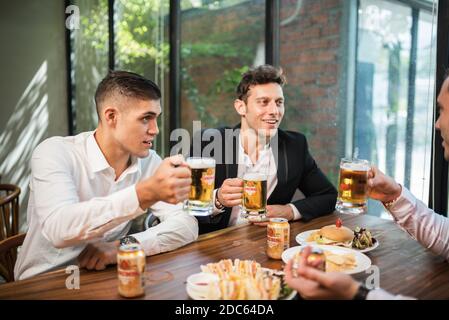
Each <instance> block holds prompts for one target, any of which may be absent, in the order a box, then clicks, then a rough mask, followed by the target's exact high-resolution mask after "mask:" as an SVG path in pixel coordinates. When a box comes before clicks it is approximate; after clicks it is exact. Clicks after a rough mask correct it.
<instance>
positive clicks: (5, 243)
mask: <svg viewBox="0 0 449 320" xmlns="http://www.w3.org/2000/svg"><path fill="white" fill-rule="evenodd" d="M25 235H26V233H20V234H16V235H14V236H12V237H9V238H6V239H4V240H1V241H0V276H1V277H3V279H5V280H6V282H12V281H14V265H15V264H16V259H17V248H18V247H20V246H21V245H22V244H23V240H25Z"/></svg>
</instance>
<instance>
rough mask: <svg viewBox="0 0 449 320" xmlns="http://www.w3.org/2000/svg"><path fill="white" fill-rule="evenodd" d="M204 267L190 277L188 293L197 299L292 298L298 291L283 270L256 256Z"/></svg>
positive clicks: (209, 264)
mask: <svg viewBox="0 0 449 320" xmlns="http://www.w3.org/2000/svg"><path fill="white" fill-rule="evenodd" d="M201 271H202V272H199V273H195V274H192V275H190V276H189V277H188V278H187V285H186V290H187V294H188V295H189V297H191V298H192V299H194V300H291V299H293V298H294V297H295V295H296V291H294V290H293V289H291V288H289V287H288V286H287V284H286V283H285V282H284V273H283V272H282V271H278V270H273V269H268V268H263V267H261V265H260V264H259V263H257V262H256V261H254V260H239V259H235V260H234V261H232V260H230V259H223V260H220V261H219V262H216V263H208V264H206V265H202V266H201Z"/></svg>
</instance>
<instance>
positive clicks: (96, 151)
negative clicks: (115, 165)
mask: <svg viewBox="0 0 449 320" xmlns="http://www.w3.org/2000/svg"><path fill="white" fill-rule="evenodd" d="M94 134H95V131H92V133H91V134H89V136H88V137H87V141H86V148H87V158H88V159H89V164H90V166H91V168H92V172H94V173H96V172H100V171H103V170H106V169H108V168H111V169H112V167H111V166H110V165H109V163H108V161H107V160H106V158H105V157H104V154H103V152H102V151H101V149H100V146H99V145H98V143H97V140H96V139H95V136H94ZM135 172H140V162H139V158H137V157H134V156H131V165H130V166H129V167H128V168H126V170H125V171H124V172H123V174H122V175H121V176H125V175H127V174H130V173H135Z"/></svg>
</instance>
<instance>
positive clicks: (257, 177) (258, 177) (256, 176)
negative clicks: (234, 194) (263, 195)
mask: <svg viewBox="0 0 449 320" xmlns="http://www.w3.org/2000/svg"><path fill="white" fill-rule="evenodd" d="M243 180H247V181H266V180H267V176H266V175H264V174H261V173H245V174H244V175H243Z"/></svg>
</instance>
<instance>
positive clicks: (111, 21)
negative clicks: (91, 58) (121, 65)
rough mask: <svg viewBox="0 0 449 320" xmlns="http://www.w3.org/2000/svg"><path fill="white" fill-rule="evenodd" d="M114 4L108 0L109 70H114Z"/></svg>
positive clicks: (113, 0)
mask: <svg viewBox="0 0 449 320" xmlns="http://www.w3.org/2000/svg"><path fill="white" fill-rule="evenodd" d="M114 2H115V0H108V33H109V70H114V69H115V43H114V37H115V35H114V34H115V32H114Z"/></svg>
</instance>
